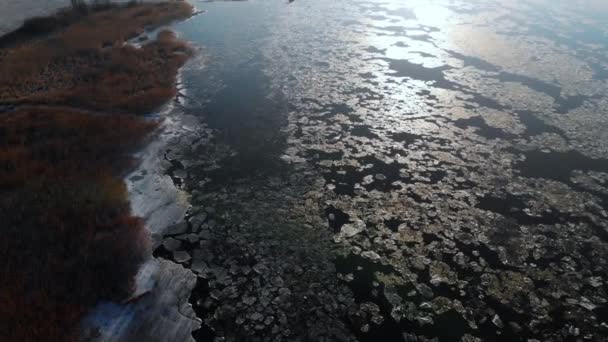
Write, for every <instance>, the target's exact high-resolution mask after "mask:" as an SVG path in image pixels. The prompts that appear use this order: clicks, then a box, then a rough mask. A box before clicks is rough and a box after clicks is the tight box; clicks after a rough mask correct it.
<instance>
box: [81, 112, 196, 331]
mask: <svg viewBox="0 0 608 342" xmlns="http://www.w3.org/2000/svg"><path fill="white" fill-rule="evenodd" d="M172 109H173V108H172V107H171V106H168V107H167V108H166V109H165V110H164V111H163V113H161V114H160V115H159V117H161V118H163V119H164V123H163V128H162V131H161V132H160V133H159V134H158V135H157V136H154V137H153V138H154V140H153V141H152V142H151V143H150V144H148V145H147V146H146V148H145V149H143V150H142V151H141V152H139V153H138V154H136V157H137V158H138V159H139V160H140V164H139V166H138V168H137V169H135V170H134V171H133V172H131V173H130V174H129V175H127V177H126V180H125V182H126V184H127V188H128V191H129V198H130V201H131V207H132V211H133V215H135V216H139V217H142V218H144V220H145V222H146V223H145V224H146V228H147V229H148V230H149V231H150V234H151V235H152V240H153V242H156V240H157V239H158V237H160V236H161V235H162V233H163V230H164V229H165V228H167V227H168V226H170V225H171V224H173V223H176V222H178V221H180V220H182V219H183V217H184V215H185V212H186V210H187V209H188V205H189V203H188V195H187V193H185V192H183V191H181V190H179V189H177V188H176V187H175V186H174V184H173V182H172V180H171V178H170V177H169V176H167V175H165V167H164V166H163V165H164V163H163V155H164V151H165V150H166V148H167V146H168V145H169V144H170V142H171V140H172V139H174V138H176V137H178V136H179V135H180V134H183V133H185V132H187V131H188V130H190V129H191V128H190V127H189V125H188V124H187V123H185V122H186V121H187V119H185V118H184V117H183V115H182V114H181V113H178V112H177V111H174V110H172ZM195 284H196V276H195V275H194V274H193V273H192V272H191V271H190V270H187V269H185V268H183V267H182V266H180V265H177V264H174V263H172V262H169V261H166V260H161V259H155V258H150V259H149V260H148V261H147V262H146V263H145V264H144V265H142V267H141V268H140V270H139V273H138V275H137V277H136V286H137V289H136V291H135V293H134V295H133V297H134V298H138V297H140V296H141V297H140V298H138V299H137V300H134V301H132V302H131V303H126V304H121V303H108V302H106V303H100V304H99V305H98V306H97V307H96V308H95V309H94V310H92V312H91V313H90V314H89V316H88V317H87V318H86V319H85V320H84V322H83V326H84V331H85V335H96V337H95V338H93V340H94V341H97V342H105V341H108V342H109V341H143V340H145V341H180V342H181V341H192V331H193V330H195V329H198V328H199V327H200V321H199V320H198V319H197V318H196V315H195V313H194V311H193V310H192V307H191V306H190V304H189V303H188V298H189V296H190V291H191V290H192V288H193V287H194V286H195ZM142 295H143V296H142Z"/></svg>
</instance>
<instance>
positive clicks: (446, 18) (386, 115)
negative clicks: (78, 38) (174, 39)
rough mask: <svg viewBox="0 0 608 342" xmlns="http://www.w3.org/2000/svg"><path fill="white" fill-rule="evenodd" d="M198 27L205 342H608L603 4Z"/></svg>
mask: <svg viewBox="0 0 608 342" xmlns="http://www.w3.org/2000/svg"><path fill="white" fill-rule="evenodd" d="M199 7H200V8H201V9H203V10H206V12H205V13H204V14H202V15H199V16H196V17H194V18H193V19H191V20H189V21H187V22H184V23H181V24H178V25H177V27H176V28H177V30H178V31H179V32H181V34H182V36H183V37H184V38H185V39H187V40H189V41H192V42H193V43H194V44H195V45H196V46H198V47H200V48H201V52H200V54H199V57H198V59H197V60H196V61H194V62H192V63H191V64H190V65H189V66H188V67H186V68H185V70H184V73H183V89H184V94H183V95H184V96H183V97H182V101H181V102H180V104H181V109H180V110H183V111H184V112H185V113H188V114H191V115H194V116H196V117H197V118H198V119H199V120H200V125H201V126H200V130H199V131H197V132H192V133H189V135H187V136H185V137H184V139H183V141H182V143H180V144H176V146H174V147H173V150H174V151H173V152H171V153H169V154H168V155H169V157H168V159H170V160H174V161H179V165H180V166H179V168H178V169H179V170H177V172H174V171H176V170H172V172H173V173H174V176H175V177H176V178H179V179H180V182H183V187H184V189H186V190H188V191H189V192H190V193H191V194H192V209H191V211H190V213H189V216H188V220H189V224H188V229H187V230H186V232H182V231H180V232H177V233H175V234H168V235H167V237H166V239H165V241H166V242H167V241H169V242H168V243H165V244H164V246H163V247H160V248H159V250H157V251H156V255H159V256H163V257H166V258H169V259H172V260H175V261H177V262H180V263H183V264H184V266H186V267H188V268H191V269H192V270H193V271H194V272H195V273H196V274H197V275H198V276H199V282H198V285H197V288H196V290H195V291H194V293H193V295H192V298H191V303H192V304H193V306H194V308H195V311H196V312H197V314H198V315H199V317H201V318H202V319H203V320H204V322H205V327H204V328H203V329H201V330H200V331H198V332H196V333H195V337H196V339H197V340H199V341H205V340H212V339H213V338H225V339H226V340H252V341H255V340H313V341H322V340H331V341H333V340H340V341H341V340H360V341H371V340H386V341H427V340H428V341H432V340H435V341H579V340H580V341H582V340H586V341H606V339H607V338H608V304H607V300H608V294H607V291H608V287H607V285H606V280H607V278H608V273H607V271H608V264H607V261H608V240H607V239H606V236H608V213H607V209H608V207H607V204H608V200H607V199H608V116H607V115H608V96H607V95H608V91H607V90H606V89H607V87H606V86H607V84H606V82H607V77H606V74H607V70H608V54H607V52H608V51H607V50H608V33H607V32H608V21H606V20H605V18H606V16H602V15H600V13H607V14H606V15H608V12H602V11H605V10H606V8H605V7H606V6H605V5H603V3H602V2H594V1H578V2H575V1H568V2H566V1H563V2H559V1H558V2H555V1H540V0H538V1H509V2H504V1H439V0H437V1H405V0H403V1H398V0H394V1H390V0H386V1H382V0H359V1H356V0H355V1H347V0H335V1H325V0H296V1H295V2H292V3H288V2H287V1H279V0H253V1H245V2H241V1H239V2H211V3H200V4H199ZM175 240H177V241H179V242H178V243H175ZM184 252H186V253H187V254H185V253H184Z"/></svg>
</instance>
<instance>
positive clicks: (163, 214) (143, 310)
mask: <svg viewBox="0 0 608 342" xmlns="http://www.w3.org/2000/svg"><path fill="white" fill-rule="evenodd" d="M184 4H186V5H187V6H189V7H190V14H189V15H190V16H191V15H195V14H196V12H195V11H194V8H193V7H192V6H191V5H189V4H187V2H182V1H179V2H164V3H161V4H158V5H156V4H155V5H149V4H138V5H133V6H116V7H112V8H110V9H107V10H104V11H108V13H111V12H109V11H115V12H117V14H118V13H119V12H120V11H124V12H128V11H131V13H133V12H134V11H136V10H137V8H142V9H145V8H149V9H153V8H156V7H155V6H160V7H162V6H166V7H165V8H168V6H174V7H179V6H186V5H184ZM63 11H64V12H62V13H64V14H61V15H65V13H67V12H65V10H63ZM178 11H181V9H180V10H178ZM69 15H72V14H69ZM96 15H97V10H96V11H93V12H92V14H91V16H96ZM152 15H154V14H152ZM171 15H172V14H161V17H162V16H165V17H168V18H170V22H169V23H162V22H160V23H158V24H159V25H158V26H157V28H155V29H154V30H155V32H157V33H158V34H157V37H155V38H154V39H149V40H147V41H145V42H144V43H143V44H142V45H141V46H138V47H137V48H136V50H129V46H131V44H129V40H127V41H125V44H126V45H122V46H120V45H118V47H117V48H116V47H112V49H119V50H120V51H124V53H127V54H135V55H138V56H139V57H137V58H141V59H143V61H145V60H146V59H152V58H157V59H158V58H167V62H168V63H173V64H172V67H171V68H174V67H175V65H176V64H175V63H177V64H178V65H177V68H176V71H175V73H174V74H173V75H171V69H168V73H167V70H163V72H165V77H166V78H167V81H170V80H173V82H172V85H170V87H171V91H170V92H167V91H164V92H163V93H159V94H169V93H170V94H171V96H170V97H169V96H166V95H160V99H162V98H163V97H164V100H163V102H170V101H172V100H173V99H174V98H175V96H173V95H174V94H177V93H178V91H179V89H177V78H178V77H179V72H180V69H181V67H182V66H183V64H184V63H185V62H186V61H185V60H184V58H183V57H180V54H181V51H186V53H185V54H186V55H187V56H188V59H189V57H190V52H189V49H190V48H189V47H187V48H186V47H185V45H184V43H182V42H181V41H179V39H178V38H177V37H176V36H175V35H174V34H172V33H171V34H169V33H167V32H169V31H166V30H163V29H162V27H167V26H170V23H171V22H173V21H175V20H185V19H187V17H186V18H179V19H178V18H171ZM173 15H176V16H181V14H173ZM125 18H126V17H125ZM86 20H90V19H89V15H88V14H87V17H86ZM102 20H103V19H102ZM162 20H163V19H160V21H162ZM81 21H82V19H80V18H77V19H75V21H73V22H69V24H68V25H67V26H65V28H62V30H61V31H54V32H51V33H49V34H48V35H45V36H44V37H42V38H40V41H34V42H33V43H32V44H33V45H34V46H35V45H36V44H38V45H41V44H44V42H45V40H47V39H48V38H49V37H54V36H57V35H65V34H70V31H69V30H68V29H72V31H73V27H75V26H78V25H79V23H80V22H81ZM130 25H131V26H132V23H130ZM99 27H103V25H99ZM66 31H67V33H65V32H66ZM85 32H86V31H85ZM13 33H14V32H13ZM100 34H101V32H100ZM3 36H4V35H3ZM16 36H19V34H18V33H17V34H16ZM95 38H97V37H95ZM95 38H93V39H95ZM76 44H78V43H76ZM86 44H88V45H90V43H86ZM86 44H85V45H86ZM104 44H105V43H104ZM154 44H156V45H159V46H160V48H161V49H162V48H163V44H165V45H167V44H168V45H169V46H175V48H174V50H173V51H175V54H174V55H173V56H174V57H162V56H161V57H159V56H155V55H149V56H147V55H146V56H144V55H143V54H144V53H146V52H145V51H148V50H146V49H148V48H149V47H150V46H152V47H154ZM28 45H31V44H30V43H29V42H21V41H18V40H16V41H15V44H14V45H11V44H9V45H8V46H3V49H4V51H1V52H3V54H0V60H4V61H5V62H6V61H7V60H8V61H9V62H10V61H11V60H10V58H11V54H15V53H20V52H22V51H20V49H22V47H25V48H26V49H27V46H28ZM76 46H77V45H76ZM114 46H116V45H114ZM125 49H126V50H125ZM178 49H179V50H178ZM144 50H145V51H144ZM25 51H26V52H27V50H25ZM100 51H102V50H100ZM61 53H62V54H68V55H66V56H69V52H65V53H64V52H63V51H62V52H61ZM104 53H107V52H104ZM7 56H8V57H7ZM176 56H177V57H176ZM59 58H63V57H59ZM175 58H177V62H175ZM180 61H183V62H180ZM43 63H44V62H43ZM138 63H140V62H138ZM7 64H10V63H7ZM7 67H9V68H10V66H7ZM32 68H36V66H32ZM34 70H35V69H34ZM101 72H106V71H105V70H103V69H102V70H101ZM34 73H35V71H34ZM76 74H78V73H76ZM149 77H150V76H149ZM155 77H157V79H158V80H157V81H155V82H165V81H163V80H162V79H160V78H159V77H163V76H162V75H161V76H155ZM25 80H27V81H28V82H34V84H35V82H37V81H36V79H32V78H30V79H28V78H26V79H25ZM14 82H15V84H17V85H21V84H22V83H20V82H19V80H16V81H14ZM44 82H48V81H44ZM50 82H51V83H49V90H50V91H53V89H54V88H53V83H52V81H50ZM5 83H6V82H5ZM158 84H159V85H160V86H161V87H166V86H167V85H166V83H158ZM161 84H162V85H161ZM10 86H11V85H10V83H9V84H8V88H7V85H6V84H2V85H0V87H2V90H4V91H5V92H4V94H2V97H1V98H0V100H1V101H0V102H3V103H8V104H9V106H8V107H7V110H6V113H4V114H5V115H6V116H8V117H9V118H10V116H11V115H12V114H13V113H20V112H22V111H24V108H26V112H27V110H29V111H30V112H32V113H36V112H40V111H43V112H48V113H49V114H47V115H50V117H51V118H53V115H54V114H53V112H62V111H64V112H65V111H67V112H74V113H76V112H78V113H79V115H81V116H90V115H91V116H90V118H94V119H95V120H103V119H105V117H104V115H107V113H108V112H115V111H114V108H116V109H118V112H119V113H120V112H126V113H129V112H130V113H133V112H138V111H139V110H137V108H138V107H137V106H140V108H142V111H145V112H148V113H149V112H150V109H151V105H152V106H154V107H156V105H155V104H154V102H152V103H151V104H146V102H145V101H142V99H139V100H138V98H126V100H123V102H121V103H122V105H119V106H117V107H116V106H113V105H112V103H109V104H105V105H101V104H96V100H95V95H97V94H95V95H93V97H90V96H88V95H87V96H88V97H79V96H78V94H76V95H72V96H67V97H66V99H67V98H72V97H74V98H75V99H76V102H79V101H80V102H79V103H72V102H71V101H72V100H70V101H68V102H65V101H62V100H61V96H60V97H55V99H57V101H55V100H54V97H53V95H52V94H53V93H52V92H50V93H49V94H50V95H46V97H45V95H44V94H43V95H42V96H41V97H38V98H37V99H36V98H35V101H32V103H29V102H27V101H25V102H24V103H26V104H27V105H23V106H20V105H16V106H10V103H17V104H18V103H21V100H19V101H14V100H11V98H10V97H9V98H8V101H7V97H6V95H7V92H6V90H7V89H8V91H9V96H10V92H11V91H12V90H11V88H10ZM95 86H96V87H104V85H99V84H98V85H95ZM105 86H106V87H107V85H105ZM83 94H84V93H83ZM26 96H30V95H28V94H27V93H26ZM64 96H65V95H64ZM156 97H157V99H156V100H155V101H158V98H159V96H156ZM15 99H19V98H18V97H15ZM87 101H88V102H87ZM129 101H135V102H131V103H130V102H129ZM152 113H153V115H152V117H150V116H149V115H145V116H139V117H138V116H133V115H130V114H112V115H111V116H110V117H111V118H112V119H116V118H119V117H127V118H132V119H130V120H138V122H142V123H143V122H145V125H158V119H162V120H161V123H160V127H159V128H156V129H155V131H154V132H153V133H152V134H147V135H148V136H147V137H146V138H145V139H143V140H142V141H141V142H142V144H143V145H142V147H141V148H139V149H136V150H135V151H134V152H130V153H127V155H128V159H125V160H124V161H115V162H113V164H116V165H115V167H118V165H119V164H120V163H125V162H128V163H132V162H133V161H134V160H137V165H136V166H135V167H134V168H131V167H129V168H128V170H127V171H126V172H125V173H122V175H121V176H120V179H121V181H122V182H123V184H124V189H125V190H124V191H125V192H126V193H125V194H126V201H127V202H126V203H127V205H128V208H129V210H128V212H129V215H131V216H132V217H134V218H137V219H136V220H138V222H142V223H138V224H141V225H142V226H143V227H144V228H143V229H144V230H145V231H146V232H147V235H150V236H151V242H152V243H153V244H156V243H158V242H157V238H156V237H157V236H158V235H159V234H162V230H163V229H165V228H167V227H168V226H170V225H171V224H173V223H177V222H178V221H180V220H182V219H183V217H184V215H185V213H186V210H187V209H188V195H187V194H186V193H185V192H183V191H181V190H179V189H177V188H176V187H175V186H174V185H173V182H172V179H171V178H170V177H169V176H168V175H165V173H164V169H163V166H162V165H163V163H162V159H161V152H162V150H163V149H164V148H166V147H167V146H168V144H169V141H170V140H171V139H173V138H175V137H176V136H178V135H179V134H180V133H179V130H180V129H181V128H183V127H182V122H181V121H180V119H178V118H177V117H176V115H177V114H176V113H173V112H172V111H171V104H165V105H163V106H162V107H161V109H157V110H153V111H152ZM97 114H99V115H97ZM34 117H35V116H34ZM142 120H143V121H142ZM57 124H59V125H61V124H62V123H61V121H59V122H58V123H57ZM42 125H44V123H42ZM75 127H79V126H75ZM51 129H52V127H51ZM60 136H61V135H60ZM133 138H134V139H138V138H137V137H133ZM60 139H61V138H60ZM110 139H112V138H110ZM0 147H2V146H0ZM127 155H125V157H126V156H127ZM15 165H20V164H15ZM17 167H18V166H17ZM122 167H124V165H123V166H122ZM117 176H118V175H117ZM17 186H18V185H17ZM8 195H9V197H10V193H9V194H8ZM68 201H69V200H68ZM141 220H144V221H145V222H143V221H141ZM16 227H18V228H21V227H20V223H18V221H17V223H16ZM118 234H121V232H118ZM119 239H120V237H119ZM129 243H136V244H140V243H142V242H141V241H139V242H138V241H132V242H127V245H128V244H129ZM122 244H124V242H123V243H121V245H122ZM146 249H147V251H146V252H145V253H144V254H145V256H144V259H143V263H141V264H140V265H139V266H138V267H137V274H136V275H134V278H132V280H131V281H132V282H133V289H132V292H131V294H130V296H129V297H128V298H126V299H124V300H123V301H122V302H121V301H116V300H110V301H108V300H104V299H102V300H101V301H98V302H97V304H96V305H95V306H94V307H90V308H89V309H88V310H86V311H87V313H86V314H85V315H84V317H81V318H79V319H78V321H79V322H80V326H81V329H79V331H80V333H78V335H79V338H78V339H79V340H87V341H117V340H132V339H133V338H144V337H145V338H146V340H162V338H161V336H163V334H164V336H172V337H178V336H179V337H180V340H192V331H194V330H196V329H197V328H198V327H199V326H200V323H199V322H200V320H197V318H196V315H195V314H194V311H193V310H192V308H191V306H190V305H189V303H188V299H189V295H190V291H191V289H192V288H193V287H194V285H195V282H196V276H195V275H194V274H193V273H192V272H190V271H188V270H185V269H184V268H183V267H181V266H179V265H177V264H174V263H171V262H169V261H165V260H159V259H156V258H154V257H153V256H152V253H151V252H152V250H153V249H152V248H149V249H148V248H146ZM92 253H95V252H94V251H93V252H92ZM130 253H138V252H137V251H131V252H130ZM10 260H11V259H10V258H9V263H10ZM116 265H120V266H121V267H122V262H121V261H119V262H118V263H116ZM7 278H8V277H7ZM102 278H103V276H102ZM104 281H106V280H104ZM51 284H54V281H52V280H51ZM85 289H86V287H85ZM92 291H95V290H92ZM24 296H29V293H24ZM83 305H85V306H86V305H87V304H83ZM25 310H27V309H25ZM6 311H7V313H8V311H9V309H6ZM50 313H51V314H53V310H52V309H51V312H50ZM41 314H42V313H41ZM15 319H17V320H19V318H15ZM47 324H51V325H52V324H53V323H47ZM55 325H56V324H55ZM59 325H60V326H59V327H53V329H55V335H56V336H61V337H62V338H63V337H65V340H71V339H72V338H75V336H73V335H70V337H67V336H64V335H63V332H62V331H61V329H63V327H61V324H59ZM9 329H13V328H12V327H11V328H9ZM15 329H19V328H15ZM57 329H59V330H57ZM70 330H72V328H70ZM24 331H25V330H24ZM43 331H44V330H43ZM17 333H18V334H20V335H14V334H15V333H14V332H13V333H11V332H10V331H9V332H5V331H0V337H1V336H5V337H7V336H8V337H10V336H27V334H28V333H27V332H23V333H22V332H19V330H18V331H17ZM37 333H38V332H35V334H37ZM66 333H67V332H66ZM7 334H8V335H7ZM24 334H25V335H24ZM29 334H34V333H29ZM70 334H72V333H70ZM43 335H44V333H43ZM33 336H34V335H32V337H31V339H34V337H33ZM28 338H29V337H25V339H26V340H29V339H28ZM51 338H52V337H51Z"/></svg>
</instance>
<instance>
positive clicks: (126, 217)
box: [0, 1, 193, 341]
mask: <svg viewBox="0 0 608 342" xmlns="http://www.w3.org/2000/svg"><path fill="white" fill-rule="evenodd" d="M192 13H193V9H192V7H191V6H190V5H189V4H187V3H186V2H183V1H171V2H166V3H160V4H130V5H121V6H118V5H113V6H107V7H103V8H101V7H100V8H88V9H87V10H86V11H81V10H79V11H78V13H76V12H70V11H68V10H66V11H62V12H60V13H59V14H57V15H55V16H53V17H49V18H46V19H36V20H34V22H35V23H37V24H36V25H39V24H41V23H43V24H44V25H42V26H44V28H45V29H44V30H41V31H40V32H38V31H36V30H34V33H36V34H34V35H31V37H29V36H28V34H29V33H32V26H27V24H26V25H25V26H24V29H23V30H25V31H23V30H22V31H21V32H19V31H17V32H16V33H15V35H16V37H21V38H26V37H27V38H28V39H27V40H25V41H24V40H21V39H16V40H12V41H11V40H10V39H9V40H6V39H5V40H3V44H2V49H1V50H0V73H1V74H2V75H3V76H4V77H3V78H2V80H0V103H2V105H3V108H4V109H5V111H4V113H3V116H2V117H1V118H0V131H2V133H3V134H2V135H1V138H0V165H1V167H0V175H1V176H0V179H1V184H0V192H1V194H2V196H1V199H0V201H1V204H2V205H1V206H0V207H1V208H2V210H0V221H2V222H5V226H6V235H5V238H3V239H2V245H1V248H0V249H1V252H0V253H1V254H0V256H1V257H2V259H3V260H5V265H4V267H3V268H2V269H1V270H0V273H1V274H0V281H1V284H0V287H1V288H2V291H1V292H2V298H1V302H2V305H1V306H0V320H1V321H2V322H3V323H5V324H3V325H2V329H0V339H2V340H7V341H38V340H46V341H76V340H78V339H79V338H80V336H79V335H80V331H79V329H78V327H79V321H80V320H81V319H82V318H83V317H84V315H85V313H86V312H87V311H89V310H90V309H91V308H92V307H93V306H94V305H95V304H96V303H99V302H100V301H114V302H121V301H124V300H131V301H137V300H138V298H133V297H132V295H133V290H134V289H135V287H139V285H140V284H136V282H135V276H136V274H137V273H138V271H139V274H140V277H141V274H142V272H143V273H144V274H145V273H146V272H147V273H149V272H150V268H149V267H148V268H147V269H145V270H143V271H142V270H140V265H141V264H142V263H143V262H144V261H145V260H146V259H148V258H149V255H150V254H149V252H150V250H149V249H150V248H149V247H150V239H149V233H148V231H147V230H146V228H145V226H144V222H143V221H142V220H141V219H140V218H138V217H136V216H134V215H133V213H132V211H131V205H130V203H129V197H128V195H129V192H128V190H127V186H126V184H125V182H124V181H123V177H124V176H125V174H127V173H128V172H130V170H133V169H134V167H135V166H136V165H137V162H138V161H137V160H136V159H135V158H134V157H133V156H132V153H133V152H135V151H137V150H138V149H140V148H141V147H143V146H144V145H145V144H146V143H147V142H149V137H150V134H151V133H152V132H154V131H155V130H157V129H158V127H159V126H160V125H161V121H159V120H150V119H147V118H145V117H143V116H138V114H140V115H141V114H147V113H150V112H152V111H154V110H155V109H156V108H158V107H159V106H160V105H162V104H164V103H165V102H167V101H168V100H170V99H171V98H172V97H173V96H174V95H175V93H176V89H175V81H176V75H177V71H178V69H179V68H180V67H181V66H182V65H183V64H184V63H185V62H186V60H187V59H188V58H189V57H190V56H191V54H192V51H191V49H190V48H189V47H188V46H187V45H186V44H185V43H184V42H182V41H180V40H179V39H177V37H176V36H175V34H173V33H172V32H170V31H161V32H160V33H158V35H157V36H156V38H155V39H154V40H150V41H149V42H144V43H143V45H142V46H141V48H135V47H133V46H130V45H128V44H125V42H126V41H127V40H128V39H130V38H133V37H135V36H140V37H142V38H141V40H142V41H143V40H144V38H143V37H145V32H146V30H151V29H154V28H156V27H159V26H161V25H164V24H168V23H170V22H172V21H174V20H179V19H185V18H187V17H189V16H190V15H191V14H192ZM30 25H31V21H30ZM36 25H34V26H36ZM38 28H39V27H38ZM99 28H103V29H99ZM42 31H44V32H45V33H44V34H39V33H41V32H42ZM29 38H31V39H29ZM146 270H147V271H146ZM136 285H137V286H136Z"/></svg>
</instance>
